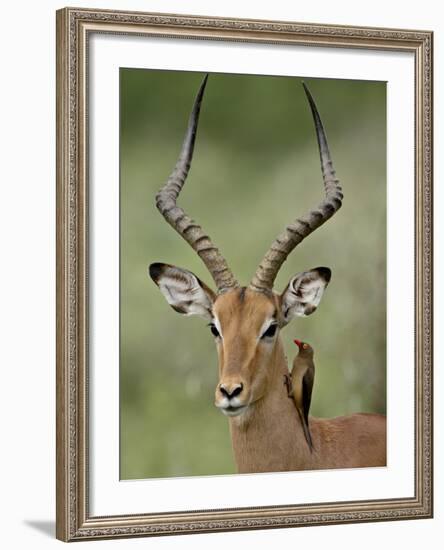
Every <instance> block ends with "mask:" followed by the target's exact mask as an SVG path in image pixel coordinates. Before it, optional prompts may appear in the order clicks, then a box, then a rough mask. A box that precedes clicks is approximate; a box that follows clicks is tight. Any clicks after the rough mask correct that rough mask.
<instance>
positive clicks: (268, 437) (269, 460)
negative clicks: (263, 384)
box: [230, 337, 310, 473]
mask: <svg viewBox="0 0 444 550" xmlns="http://www.w3.org/2000/svg"><path fill="white" fill-rule="evenodd" d="M269 372H270V381H269V385H268V391H267V393H266V394H265V395H264V396H263V397H262V398H261V399H259V400H258V401H256V402H255V403H253V404H252V405H251V406H250V408H249V410H248V411H247V412H246V413H245V414H244V415H242V416H239V417H234V418H230V430H231V439H232V445H233V452H234V457H235V461H236V464H237V469H238V472H239V473H248V472H277V471H288V470H303V469H305V468H309V467H310V451H309V449H308V447H307V444H306V441H305V438H304V433H303V430H302V426H301V423H300V420H299V416H298V413H297V411H296V407H295V405H294V402H293V400H292V399H290V398H288V396H287V389H286V387H285V384H284V376H285V375H286V374H288V367H287V360H286V357H285V354H284V349H283V345H282V341H281V340H280V338H279V337H278V339H277V341H276V345H275V349H274V352H273V356H272V359H271V362H270V365H269Z"/></svg>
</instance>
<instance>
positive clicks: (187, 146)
mask: <svg viewBox="0 0 444 550" xmlns="http://www.w3.org/2000/svg"><path fill="white" fill-rule="evenodd" d="M206 83H207V77H205V79H204V81H203V82H202V85H201V87H200V89H199V92H198V94H197V97H196V100H195V102H194V106H193V110H192V112H191V115H190V119H189V123H188V128H187V131H186V135H185V139H184V142H183V145H182V150H181V153H180V156H179V159H178V161H177V164H176V166H175V168H174V170H173V172H172V174H171V176H170V177H169V179H168V181H167V183H166V184H165V185H164V186H163V187H162V189H161V190H160V191H159V192H158V194H157V196H156V205H157V208H158V209H159V211H160V212H161V214H162V215H163V216H164V218H165V219H166V221H167V222H168V223H169V224H170V225H171V226H172V227H173V228H174V229H175V230H176V231H177V232H178V233H179V234H180V235H181V236H182V237H183V238H184V239H185V240H186V241H187V242H188V243H189V244H190V245H191V247H192V248H193V249H194V250H195V251H196V252H197V254H198V255H199V256H200V258H201V259H202V261H203V262H204V263H205V265H206V267H207V269H208V270H209V272H210V274H211V276H212V277H213V279H214V282H215V284H216V287H217V292H214V291H213V290H211V289H210V288H209V287H208V286H207V285H206V284H205V283H203V282H202V281H200V280H199V279H198V278H197V277H196V276H195V275H194V274H193V273H191V272H190V271H187V270H185V269H182V268H180V267H175V266H173V265H168V264H163V263H154V264H151V265H150V269H149V272H150V276H151V278H152V279H153V280H154V282H155V283H156V284H157V285H158V287H159V288H160V290H161V292H162V294H163V295H164V296H165V298H166V300H167V302H168V303H169V304H170V306H171V307H172V308H173V309H174V310H175V311H176V312H178V313H181V314H183V315H199V316H201V317H203V318H204V319H206V320H207V321H208V322H209V324H210V328H211V332H212V333H213V335H214V337H215V340H216V346H217V351H218V356H219V382H218V384H217V387H216V400H215V404H216V406H217V407H218V408H220V410H221V411H222V412H223V413H224V414H226V415H228V416H237V415H239V414H242V413H243V412H245V411H246V410H247V409H248V407H249V406H250V405H251V404H253V403H255V402H257V401H258V400H260V399H261V398H263V397H264V396H265V395H266V394H267V389H268V388H269V386H270V383H271V380H272V378H273V376H274V375H275V372H274V371H273V365H274V364H275V361H274V359H275V357H276V354H278V353H282V343H281V340H280V337H279V331H280V330H281V329H282V328H283V327H284V326H285V325H287V324H288V323H289V322H290V321H291V320H292V319H293V318H294V317H297V316H299V317H304V316H307V315H310V314H311V313H313V312H314V311H315V310H316V308H317V307H318V305H319V303H320V301H321V298H322V295H323V293H324V290H325V288H326V286H327V285H328V283H329V281H330V275H331V273H330V270H329V269H328V268H326V267H318V268H315V269H310V270H309V271H304V272H303V273H299V274H297V275H295V276H294V277H292V278H291V279H290V281H289V283H288V285H287V287H286V289H285V290H284V291H283V292H282V293H281V294H279V293H277V292H275V291H274V290H273V284H274V281H275V278H276V276H277V273H278V271H279V269H280V267H281V265H282V264H283V263H284V261H285V260H286V258H287V257H288V255H289V254H290V252H291V251H292V250H293V249H294V248H295V247H296V246H297V245H298V244H299V243H300V242H301V241H302V240H303V239H304V238H305V237H307V236H308V235H309V234H310V233H312V232H313V231H314V230H315V229H317V228H318V227H319V226H320V225H322V224H323V223H324V222H325V221H327V220H328V219H329V218H330V217H331V216H333V214H334V213H335V212H336V211H337V210H338V209H339V208H340V207H341V203H342V191H341V187H340V185H339V182H338V180H337V179H336V176H335V172H334V169H333V165H332V161H331V158H330V153H329V149H328V145H327V140H326V136H325V132H324V129H323V126H322V122H321V119H320V117H319V114H318V111H317V108H316V105H315V103H314V100H313V98H312V96H311V94H310V92H309V90H308V89H307V87H306V86H305V85H304V90H305V93H306V95H307V98H308V101H309V104H310V107H311V112H312V115H313V120H314V124H315V129H316V135H317V140H318V146H319V152H320V158H321V168H322V175H323V181H324V190H325V198H324V199H323V200H322V201H321V202H320V203H319V204H318V206H317V207H316V208H315V209H313V210H310V211H309V212H308V214H306V215H304V216H301V217H299V218H296V219H295V220H294V221H293V222H291V223H290V224H289V225H287V227H286V228H285V229H284V231H283V232H282V233H281V234H280V235H279V236H278V237H277V238H276V240H275V241H274V242H273V243H272V245H271V246H270V248H269V250H268V251H267V253H266V254H265V256H264V258H263V260H262V261H261V263H260V264H259V267H258V268H257V270H256V273H255V274H254V277H253V278H252V280H251V282H250V284H249V285H248V287H241V286H240V285H239V283H238V282H237V280H236V279H235V277H234V275H233V273H232V272H231V270H230V268H229V267H228V264H227V262H226V261H225V259H224V258H223V256H222V255H221V253H220V252H219V250H218V249H217V248H216V246H215V245H214V244H213V242H212V240H211V239H210V237H209V236H208V235H207V234H206V233H205V232H204V231H203V229H202V228H201V227H200V226H199V225H198V224H197V223H196V222H195V221H193V220H192V219H191V218H190V217H189V216H188V215H187V214H186V213H185V212H184V211H183V210H182V208H180V207H179V206H177V197H178V195H179V193H180V191H181V190H182V187H183V185H184V183H185V179H186V177H187V175H188V171H189V168H190V165H191V160H192V156H193V149H194V141H195V138H196V131H197V125H198V120H199V112H200V107H201V103H202V97H203V94H204V90H205V86H206Z"/></svg>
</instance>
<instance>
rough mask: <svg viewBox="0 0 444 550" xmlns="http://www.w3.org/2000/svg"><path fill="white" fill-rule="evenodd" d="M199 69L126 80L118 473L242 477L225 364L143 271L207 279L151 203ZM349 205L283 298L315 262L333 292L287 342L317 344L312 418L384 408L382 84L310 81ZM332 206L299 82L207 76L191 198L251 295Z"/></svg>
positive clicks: (285, 276)
mask: <svg viewBox="0 0 444 550" xmlns="http://www.w3.org/2000/svg"><path fill="white" fill-rule="evenodd" d="M202 76H203V75H202V74H196V73H187V72H171V71H147V70H136V69H121V73H120V97H121V113H120V123H121V150H120V155H121V158H120V161H121V164H120V166H121V191H120V193H121V232H120V235H121V268H120V269H121V273H120V275H121V280H120V285H121V327H120V328H121V332H120V334H121V336H120V338H121V342H120V354H121V356H120V368H121V373H120V388H121V394H120V399H121V478H122V479H136V478H148V477H170V476H189V475H210V474H213V475H214V474H226V473H233V472H235V468H234V462H233V458H232V453H231V442H230V436H229V429H228V422H227V419H226V418H225V417H223V416H222V415H221V414H220V413H219V412H218V411H217V410H216V408H215V407H214V406H213V394H214V388H215V386H216V383H217V358H216V351H215V348H214V343H213V339H212V336H211V334H210V331H209V330H208V328H207V327H206V326H205V322H204V321H202V320H201V319H199V318H194V317H192V318H186V317H182V316H180V315H178V314H176V313H175V312H174V311H173V310H172V309H171V308H170V307H169V306H168V305H167V303H166V302H165V300H164V298H163V296H162V295H161V293H160V292H159V290H158V289H157V288H156V286H155V285H154V283H153V282H152V281H151V279H149V277H148V276H147V267H148V265H149V264H150V263H152V262H155V261H162V262H167V263H172V264H175V265H178V266H182V267H185V268H187V269H189V270H191V271H193V272H194V273H195V274H196V275H197V276H198V277H200V278H201V279H203V280H204V281H206V282H207V283H211V282H212V281H211V277H210V276H209V274H208V273H207V272H206V269H205V267H204V265H203V264H202V262H201V261H200V259H199V258H198V256H197V255H196V254H195V252H193V251H192V249H191V248H190V247H189V246H188V245H187V244H186V243H185V241H183V239H182V238H181V237H179V235H177V234H176V233H175V232H174V231H173V229H172V228H171V227H170V226H169V225H168V224H167V223H166V222H165V221H164V220H163V219H162V217H161V216H160V214H159V213H158V212H157V210H156V208H155V204H154V196H155V194H156V192H157V190H158V189H159V188H160V186H161V185H162V184H163V183H164V182H165V180H166V178H167V177H168V175H169V173H170V172H171V170H172V168H173V166H174V164H175V162H176V159H177V155H178V152H179V149H180V145H181V142H182V139H183V135H184V131H185V128H186V124H187V119H188V115H189V112H190V110H191V106H192V103H193V100H194V96H195V93H196V91H197V89H198V86H199V84H200V82H201V80H202ZM307 83H308V85H309V86H310V89H311V91H312V93H313V95H314V97H315V98H316V102H317V104H318V108H319V110H320V112H321V115H322V119H323V122H324V126H325V128H326V132H327V133H328V138H329V144H330V149H331V152H332V156H333V159H334V162H335V167H336V170H337V173H338V176H339V178H340V180H341V183H342V185H343V189H344V193H345V200H344V205H343V208H342V209H341V211H340V212H339V213H338V214H337V216H335V217H334V218H333V220H331V221H329V222H328V223H327V224H326V225H324V226H323V227H321V228H320V229H319V230H318V231H316V232H315V233H314V234H313V235H311V236H310V237H309V238H308V239H307V240H306V241H304V242H303V243H301V245H300V246H299V247H298V248H297V249H296V250H295V251H294V252H293V254H292V255H291V256H290V258H289V259H288V260H287V262H286V263H285V264H284V266H283V267H282V269H281V271H280V273H279V276H278V279H277V282H276V289H278V290H279V291H281V290H283V289H284V288H285V286H286V284H287V282H288V280H289V279H290V277H291V276H292V275H293V274H295V273H297V272H299V271H303V270H306V269H308V268H311V267H316V266H320V265H325V266H329V267H330V268H331V269H332V272H333V276H332V282H331V284H330V285H329V288H328V289H327V292H326V294H325V295H324V298H323V302H322V304H321V305H320V307H319V309H318V311H317V312H316V313H315V314H314V315H312V316H310V317H308V318H307V319H300V320H295V321H293V323H292V324H291V325H289V326H288V327H287V328H286V329H285V330H284V331H283V333H282V337H283V339H284V341H285V345H286V349H287V353H288V357H289V361H291V360H292V358H293V357H294V355H295V354H296V351H297V350H296V347H295V346H294V344H292V343H291V342H292V340H293V338H295V337H297V338H300V339H303V340H306V341H308V342H310V343H311V344H312V345H313V347H314V349H315V353H316V355H315V359H316V367H317V371H316V382H315V388H314V393H313V401H312V411H311V412H312V414H313V415H314V416H327V417H332V416H336V415H342V414H348V413H352V412H358V411H367V412H381V413H384V412H385V404H386V86H385V83H383V82H365V81H350V80H314V79H310V81H308V82H307ZM321 196H322V179H321V171H320V165H319V155H318V149H317V144H316V137H315V133H314V129H313V122H312V119H311V114H310V109H309V107H308V104H307V100H306V98H305V95H304V92H303V89H302V86H301V84H300V79H298V78H288V77H267V76H243V75H225V74H211V76H210V78H209V81H208V86H207V90H206V94H205V98H204V102H203V106H202V111H201V119H200V127H199V132H198V138H197V142H196V148H195V155H194V160H193V165H192V169H191V172H190V175H189V177H188V181H187V184H186V186H185V188H184V190H183V193H182V195H181V197H180V203H181V205H182V206H183V207H184V209H185V210H186V211H187V212H189V213H190V214H191V216H192V217H195V218H196V219H197V220H198V221H199V223H200V224H202V225H203V227H204V228H205V229H206V230H207V231H208V232H209V233H210V235H211V237H212V238H213V239H214V241H215V243H216V244H217V246H219V248H220V249H221V251H222V253H223V254H224V255H225V256H226V258H227V259H228V262H229V264H230V266H231V267H232V269H233V271H234V273H235V274H236V276H237V277H238V279H239V280H240V281H241V283H243V284H248V282H249V280H250V278H251V276H252V274H253V273H254V270H255V269H256V267H257V265H258V263H259V261H260V260H261V258H262V256H263V254H264V252H265V251H266V249H267V248H268V246H269V245H270V243H271V242H272V240H273V239H274V238H275V237H276V236H277V234H278V232H280V231H281V230H282V228H283V227H284V225H285V224H287V223H288V222H289V221H290V220H291V219H293V218H294V217H296V215H298V214H300V213H303V212H305V211H307V209H308V208H311V207H312V206H313V205H315V204H316V203H317V202H318V201H319V200H320V198H321Z"/></svg>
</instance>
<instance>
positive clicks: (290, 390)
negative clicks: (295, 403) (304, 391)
mask: <svg viewBox="0 0 444 550" xmlns="http://www.w3.org/2000/svg"><path fill="white" fill-rule="evenodd" d="M284 385H285V387H286V388H287V395H288V397H293V385H292V383H291V375H290V374H284Z"/></svg>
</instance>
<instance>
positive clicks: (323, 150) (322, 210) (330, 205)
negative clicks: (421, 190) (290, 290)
mask: <svg viewBox="0 0 444 550" xmlns="http://www.w3.org/2000/svg"><path fill="white" fill-rule="evenodd" d="M303 86H304V90H305V93H306V95H307V98H308V101H309V103H310V107H311V112H312V114H313V120H314V124H315V128H316V135H317V138H318V145H319V154H320V157H321V166H322V177H323V180H324V188H325V199H324V200H323V201H322V202H321V203H320V204H319V206H318V207H317V208H316V209H315V210H311V211H310V212H309V213H308V214H307V215H306V216H302V217H300V218H296V220H295V221H294V222H292V223H290V224H289V225H287V227H286V228H285V229H284V231H283V233H281V234H280V235H279V236H278V237H277V239H276V240H275V241H274V242H273V244H272V245H271V247H270V249H269V250H268V252H267V253H266V254H265V256H264V258H263V260H262V262H261V263H260V264H259V267H258V268H257V271H256V273H255V275H254V277H253V280H252V281H251V283H250V288H252V289H253V290H258V291H267V290H271V289H272V288H273V283H274V280H275V278H276V275H277V274H278V272H279V269H280V268H281V266H282V264H283V263H284V262H285V260H286V259H287V256H288V255H289V254H290V252H291V251H292V250H293V249H294V248H295V247H296V246H297V245H298V244H299V243H300V242H301V241H302V240H303V239H305V237H307V236H308V235H310V233H312V232H313V231H314V230H315V229H317V228H318V227H319V226H320V225H322V224H323V223H324V222H326V221H327V220H328V219H329V218H331V217H332V216H333V214H334V213H335V212H337V210H339V208H340V207H341V205H342V198H343V195H342V189H341V186H340V185H339V180H337V179H336V174H335V171H334V169H333V163H332V160H331V157H330V151H329V150H328V144H327V138H326V136H325V132H324V128H323V126H322V122H321V117H320V116H319V113H318V110H317V108H316V104H315V102H314V100H313V97H312V96H311V94H310V92H309V90H308V88H307V86H306V85H305V84H303Z"/></svg>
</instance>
